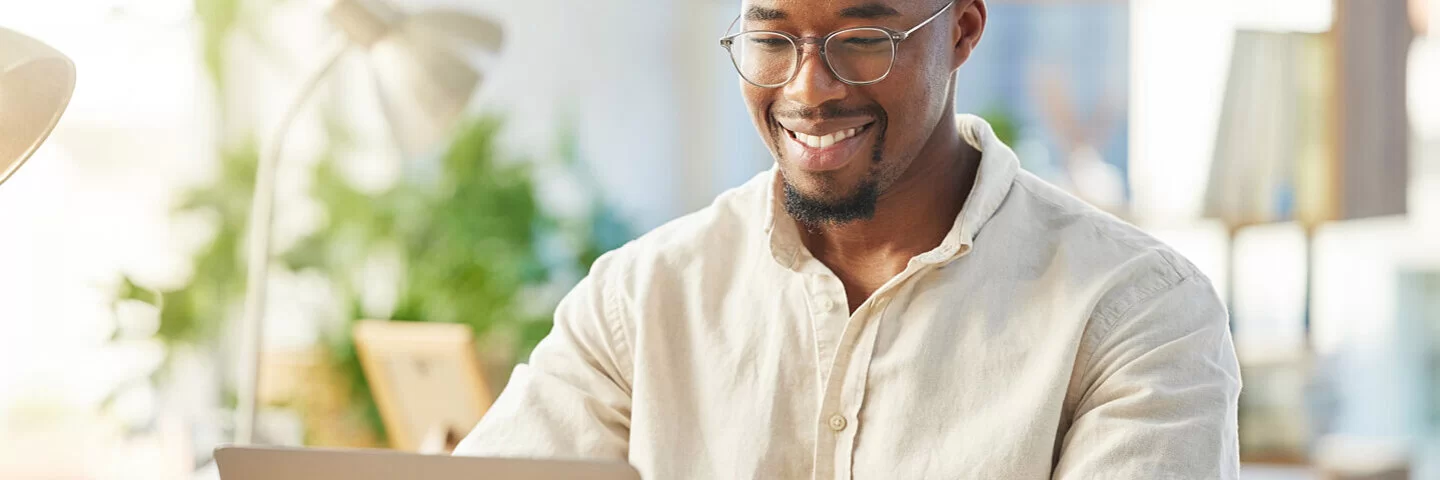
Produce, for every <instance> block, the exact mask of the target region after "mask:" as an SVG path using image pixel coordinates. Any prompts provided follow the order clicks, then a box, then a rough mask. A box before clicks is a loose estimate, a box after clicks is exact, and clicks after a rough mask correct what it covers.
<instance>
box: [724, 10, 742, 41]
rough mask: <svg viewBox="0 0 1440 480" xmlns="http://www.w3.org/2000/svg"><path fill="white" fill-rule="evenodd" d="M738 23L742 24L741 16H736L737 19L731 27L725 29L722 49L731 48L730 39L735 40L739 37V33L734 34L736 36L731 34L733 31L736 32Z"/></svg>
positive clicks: (732, 21)
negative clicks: (736, 36)
mask: <svg viewBox="0 0 1440 480" xmlns="http://www.w3.org/2000/svg"><path fill="white" fill-rule="evenodd" d="M737 23H740V16H739V15H736V16H735V19H734V20H731V21H730V26H728V27H725V36H723V37H720V46H722V47H729V46H730V39H732V38H735V35H739V34H738V33H734V34H732V33H730V31H731V30H734V29H735V24H737Z"/></svg>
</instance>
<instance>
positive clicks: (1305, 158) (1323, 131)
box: [1205, 0, 1412, 352]
mask: <svg viewBox="0 0 1440 480" xmlns="http://www.w3.org/2000/svg"><path fill="white" fill-rule="evenodd" d="M1406 6H1407V4H1406V2H1405V1H1404V0H1384V1H1376V2H1360V3H1357V2H1337V3H1336V11H1335V21H1334V25H1333V26H1332V28H1331V30H1330V31H1329V32H1326V33H1296V32H1270V31H1253V30H1241V31H1238V32H1236V35H1235V48H1234V52H1235V53H1234V54H1233V56H1232V58H1231V60H1232V63H1231V67H1230V78H1229V80H1228V82H1227V86H1226V93H1225V100H1224V105H1223V107H1222V110H1221V117H1220V124H1219V129H1218V134H1217V138H1216V143H1215V159H1214V163H1212V164H1211V170H1210V179H1209V184H1208V187H1207V192H1206V199H1205V216H1206V217H1210V218H1216V219H1219V220H1221V221H1223V222H1224V223H1225V224H1226V225H1227V226H1229V229H1230V235H1231V248H1230V251H1231V253H1230V256H1231V258H1230V269H1231V271H1232V272H1234V270H1235V265H1236V262H1237V259H1236V258H1235V255H1234V241H1235V235H1236V232H1237V231H1238V230H1240V229H1242V228H1245V227H1248V226H1252V225H1262V224H1269V223H1277V222H1296V223H1298V224H1299V225H1300V226H1301V227H1302V229H1303V231H1304V234H1305V242H1306V246H1305V252H1306V253H1305V255H1306V260H1305V265H1306V277H1305V310H1304V312H1305V313H1304V319H1303V321H1304V324H1303V329H1304V337H1303V339H1304V341H1305V344H1304V347H1305V349H1306V350H1307V352H1308V350H1309V349H1310V348H1311V344H1310V341H1311V335H1310V333H1311V324H1310V323H1311V314H1310V313H1311V312H1310V303H1311V293H1312V292H1311V287H1312V284H1313V278H1314V268H1313V267H1314V263H1315V258H1314V245H1313V240H1314V238H1315V230H1316V229H1317V228H1318V227H1319V226H1320V225H1322V224H1324V223H1326V222H1334V221H1343V220H1351V219H1359V218H1367V217H1374V216H1382V215H1401V214H1404V213H1405V212H1406V200H1407V193H1406V191H1407V187H1408V182H1409V176H1408V168H1407V167H1408V165H1409V161H1410V155H1409V151H1408V145H1409V142H1410V139H1409V130H1410V128H1409V125H1408V120H1407V115H1406V109H1405V105H1406V99H1405V95H1406V93H1405V92H1406V85H1405V74H1406V68H1407V67H1406V58H1407V56H1408V48H1409V45H1410V41H1411V35H1412V33H1411V31H1410V29H1409V25H1410V18H1409V15H1408V13H1407V10H1406ZM1230 278H1231V280H1230V285H1229V286H1228V287H1227V290H1231V291H1230V292H1229V295H1230V298H1231V300H1232V301H1233V299H1234V296H1235V292H1234V291H1233V290H1234V275H1233V274H1232V275H1230ZM1242 320H1243V319H1242Z"/></svg>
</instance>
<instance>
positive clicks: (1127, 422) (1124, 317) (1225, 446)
mask: <svg viewBox="0 0 1440 480" xmlns="http://www.w3.org/2000/svg"><path fill="white" fill-rule="evenodd" d="M1096 320H1097V321H1101V320H1102V319H1096ZM1098 327H1099V328H1101V329H1103V330H1099V331H1097V333H1098V337H1097V338H1098V339H1099V340H1098V341H1097V342H1096V343H1095V345H1094V348H1093V349H1092V351H1091V353H1090V355H1089V358H1088V360H1086V365H1087V367H1086V368H1085V370H1084V372H1085V373H1084V376H1083V378H1082V379H1081V382H1080V385H1082V386H1088V388H1087V389H1086V390H1085V391H1084V392H1083V393H1081V394H1082V395H1083V396H1082V397H1081V398H1080V399H1079V402H1078V404H1077V407H1076V409H1075V413H1074V415H1073V417H1072V418H1073V419H1074V421H1073V423H1072V424H1071V426H1070V430H1069V432H1068V433H1067V434H1066V436H1065V439H1064V443H1063V444H1062V447H1061V452H1060V459H1059V462H1058V463H1057V464H1056V467H1055V475H1054V478H1056V479H1088V478H1127V479H1128V478H1135V479H1139V478H1145V479H1151V478H1157V479H1158V478H1165V479H1170V478H1194V479H1234V478H1236V477H1237V475H1238V472H1237V471H1238V469H1239V454H1238V448H1239V446H1238V440H1237V435H1236V427H1237V424H1236V408H1237V402H1238V400H1239V395H1240V371H1239V370H1240V367H1239V364H1238V362H1237V361H1236V358H1235V348H1234V344H1233V342H1232V341H1231V339H1230V330H1229V324H1228V315H1226V313H1225V307H1224V306H1223V305H1222V304H1221V302H1220V299H1219V298H1217V297H1216V295H1215V293H1214V289H1213V288H1211V287H1210V284H1209V282H1208V281H1206V280H1205V279H1204V277H1202V276H1199V275H1198V274H1197V275H1194V276H1192V277H1189V278H1186V279H1184V280H1182V281H1180V282H1179V283H1178V284H1176V285H1174V286H1172V287H1170V288H1168V289H1165V290H1162V291H1160V292H1158V293H1155V294H1152V295H1150V296H1149V298H1148V299H1145V300H1141V301H1139V302H1138V303H1137V304H1136V305H1134V306H1133V307H1131V308H1129V309H1128V310H1127V311H1126V312H1125V313H1122V314H1121V315H1119V316H1117V317H1115V318H1114V319H1110V321H1109V322H1108V325H1107V324H1105V323H1102V324H1100V325H1098ZM1082 360H1085V359H1083V358H1082Z"/></svg>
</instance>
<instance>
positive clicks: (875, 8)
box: [840, 2, 900, 19]
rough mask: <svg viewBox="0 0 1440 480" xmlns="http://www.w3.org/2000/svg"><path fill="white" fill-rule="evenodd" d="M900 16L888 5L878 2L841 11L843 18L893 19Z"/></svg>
mask: <svg viewBox="0 0 1440 480" xmlns="http://www.w3.org/2000/svg"><path fill="white" fill-rule="evenodd" d="M898 15H900V12H898V11H896V10H895V9H893V8H890V7H889V6H888V5H885V4H883V3H878V2H871V3H867V4H864V5H857V6H854V7H848V8H846V9H844V10H841V11H840V17H841V18H863V19H874V18H884V17H893V16H898Z"/></svg>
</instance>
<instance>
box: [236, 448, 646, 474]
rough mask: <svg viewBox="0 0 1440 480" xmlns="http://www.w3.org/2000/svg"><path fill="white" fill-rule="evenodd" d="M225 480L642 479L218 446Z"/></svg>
mask: <svg viewBox="0 0 1440 480" xmlns="http://www.w3.org/2000/svg"><path fill="white" fill-rule="evenodd" d="M215 464H216V466H217V467H219V469H220V478H221V479H222V480H395V479H412V478H414V479H425V480H519V479H526V480H571V479H576V480H640V474H639V473H638V472H636V471H635V469H634V468H633V467H631V466H630V465H629V464H626V463H622V462H609V461H593V460H559V459H523V458H481V457H452V456H448V455H419V454H413V453H404V452H396V451H391V450H327V449H310V448H279V447H230V446H226V447H220V448H217V449H215Z"/></svg>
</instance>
